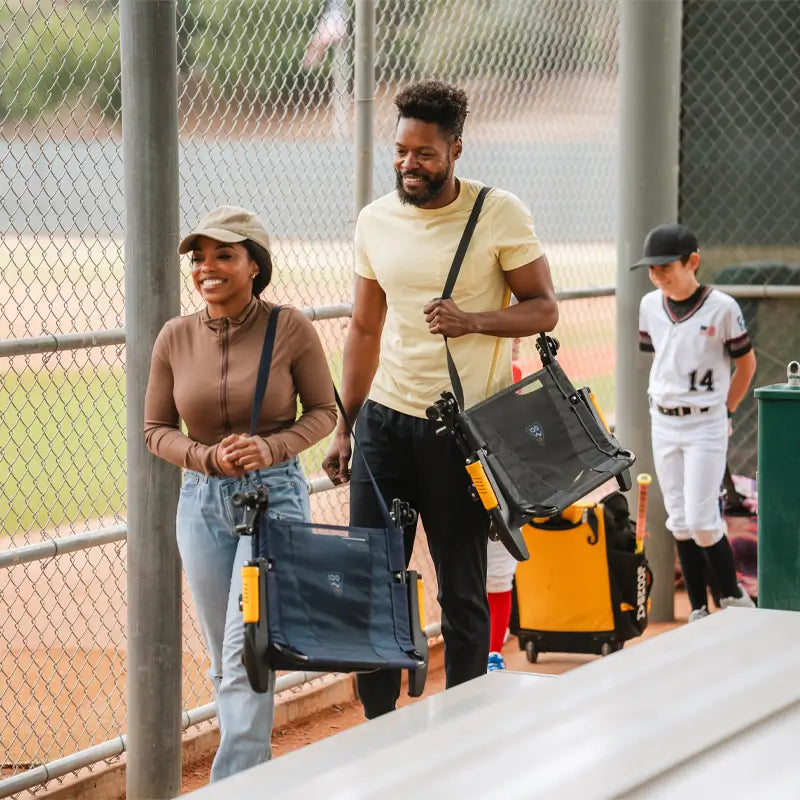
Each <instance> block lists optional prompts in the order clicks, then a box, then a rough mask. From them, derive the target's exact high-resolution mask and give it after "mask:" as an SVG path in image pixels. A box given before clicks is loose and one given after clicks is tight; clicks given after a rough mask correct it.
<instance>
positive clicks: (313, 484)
mask: <svg viewBox="0 0 800 800" xmlns="http://www.w3.org/2000/svg"><path fill="white" fill-rule="evenodd" d="M307 486H308V493H309V494H319V493H320V492H329V491H330V490H331V489H336V488H337V487H336V486H334V485H333V484H332V483H331V482H330V480H329V479H328V478H314V480H311V481H308V483H307ZM127 538H128V526H127V525H115V526H113V527H111V528H98V529H97V530H93V531H86V532H85V533H76V534H75V535H74V536H64V537H63V538H61V539H47V540H45V541H43V542H36V543H35V544H25V545H22V546H20V547H10V548H8V549H7V550H0V569H4V568H5V569H7V568H9V567H16V566H18V565H19V564H30V563H31V562H32V561H45V560H46V559H49V558H54V557H55V556H61V555H64V554H65V553H76V552H78V551H79V550H88V549H89V548H91V547H99V546H101V545H104V544H113V543H114V542H124V541H125V540H126V539H127Z"/></svg>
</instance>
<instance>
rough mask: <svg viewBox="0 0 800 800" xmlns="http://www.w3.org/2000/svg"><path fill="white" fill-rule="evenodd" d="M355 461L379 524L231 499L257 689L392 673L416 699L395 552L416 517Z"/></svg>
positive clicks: (259, 399) (408, 612)
mask: <svg viewBox="0 0 800 800" xmlns="http://www.w3.org/2000/svg"><path fill="white" fill-rule="evenodd" d="M279 312H280V306H277V307H276V308H275V309H274V310H273V313H272V314H271V315H270V318H269V322H268V323H267V329H266V332H265V334H264V346H263V349H262V352H261V361H260V364H259V368H258V376H257V379H256V390H255V396H254V400H253V414H252V418H251V421H250V434H251V435H253V433H254V432H255V430H256V427H257V423H258V415H259V411H260V409H261V405H262V403H263V402H264V393H265V391H266V387H267V383H268V381H269V373H270V364H271V361H272V350H273V346H274V343H275V334H276V329H277V319H278V313H279ZM334 392H335V390H334ZM335 394H336V402H337V403H338V405H339V410H340V411H341V413H342V415H343V416H344V419H345V420H346V421H347V423H348V427H349V424H350V423H349V420H347V415H346V414H345V411H344V408H343V407H342V402H341V398H340V397H339V394H338V392H335ZM351 434H352V430H351ZM354 438H355V437H354ZM355 442H356V449H357V451H358V452H359V454H360V456H361V457H362V458H363V457H364V455H363V452H362V451H361V448H360V447H359V446H358V440H357V439H356V440H355ZM364 463H365V465H366V469H367V474H368V475H369V478H370V481H371V483H372V488H373V489H374V491H375V495H376V497H377V500H378V505H379V506H380V509H381V512H382V515H383V520H384V526H383V527H382V528H354V527H342V526H338V525H319V524H316V523H313V522H296V521H293V520H288V519H270V517H269V514H268V509H269V491H268V490H267V488H266V487H265V486H263V485H261V484H260V483H258V482H257V481H256V482H254V483H253V485H252V488H251V489H248V491H245V492H237V493H235V494H234V495H233V497H232V498H231V499H232V502H233V505H234V506H235V507H237V508H239V509H241V510H242V515H243V516H242V520H241V522H239V523H238V524H237V525H236V526H235V532H236V533H237V534H239V535H242V536H251V537H252V557H251V559H250V560H249V561H248V562H247V563H246V564H245V565H244V567H242V598H241V610H242V618H243V622H244V627H245V642H244V653H243V657H242V660H243V661H244V665H245V669H246V670H247V677H248V679H249V681H250V685H251V686H252V687H253V689H254V690H255V691H256V692H266V691H267V690H268V688H269V673H270V670H277V669H290V670H293V669H303V670H307V671H309V672H328V671H332V672H358V671H368V670H374V669H385V668H400V669H407V670H408V693H409V694H410V695H411V696H412V697H418V696H419V695H421V694H422V690H423V689H424V687H425V679H426V677H427V672H428V640H427V638H426V636H425V632H424V622H423V619H422V615H423V610H424V606H423V602H422V580H421V578H420V576H419V575H418V574H417V573H416V572H413V571H408V570H406V568H405V555H404V550H403V527H405V526H406V525H412V524H414V522H416V519H417V514H416V512H415V511H413V510H412V509H411V508H410V507H409V506H408V504H407V503H403V502H401V501H400V500H394V502H393V504H392V510H391V511H389V509H388V507H387V505H386V503H385V501H384V499H383V496H382V495H381V493H380V491H379V490H378V485H377V483H376V482H375V477H374V476H373V474H372V470H371V469H370V467H369V464H367V463H366V459H365V460H364ZM254 480H256V479H254Z"/></svg>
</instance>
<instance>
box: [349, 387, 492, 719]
mask: <svg viewBox="0 0 800 800" xmlns="http://www.w3.org/2000/svg"><path fill="white" fill-rule="evenodd" d="M356 436H357V437H358V441H359V443H360V445H361V447H362V448H363V453H364V455H365V456H366V459H367V461H368V462H369V466H370V469H371V470H372V472H373V474H374V475H375V478H376V479H377V482H378V485H379V487H380V490H381V494H382V495H383V498H384V500H385V501H386V503H387V505H391V502H392V500H393V499H394V498H395V497H398V498H400V499H401V500H406V501H408V502H409V503H410V504H411V507H412V508H414V509H416V510H417V511H418V512H419V515H420V517H421V518H422V524H423V526H424V528H425V533H426V535H427V537H428V547H429V549H430V553H431V557H432V559H433V564H434V567H435V568H436V577H437V579H438V582H439V603H440V605H441V607H442V635H443V637H444V646H445V651H444V665H445V676H446V681H447V686H448V688H449V687H451V686H456V685H457V684H459V683H463V682H464V681H468V680H470V679H471V678H475V677H477V676H479V675H483V674H485V672H486V660H487V658H488V655H489V606H488V603H487V600H486V542H487V538H488V532H489V521H488V517H487V515H486V512H485V511H484V509H483V507H482V506H481V505H480V504H479V502H477V501H474V500H472V499H471V498H470V496H469V494H468V487H469V485H470V481H469V477H468V475H467V472H466V470H465V469H464V457H463V456H462V455H461V453H460V452H459V450H458V447H457V446H456V443H455V441H454V440H453V437H452V436H436V434H435V432H434V425H433V423H432V422H430V421H429V420H427V419H420V418H418V417H412V416H409V415H407V414H401V413H400V412H398V411H393V410H392V409H390V408H387V407H386V406H382V405H379V404H378V403H374V402H372V401H370V400H368V401H367V402H366V404H365V405H364V407H363V408H362V410H361V413H360V414H359V416H358V422H357V423H356ZM351 469H352V473H351V478H350V524H351V525H363V526H367V527H383V526H384V524H385V523H384V521H383V517H382V516H381V513H380V510H379V507H378V503H377V500H376V498H375V492H374V491H373V488H372V484H371V483H370V482H369V478H368V477H367V473H366V470H365V468H364V461H363V459H362V458H361V456H360V455H359V453H358V452H357V451H356V452H354V453H353V460H352V465H351ZM415 531H416V527H415V526H410V527H409V528H406V529H405V531H404V544H405V556H406V565H408V561H409V559H410V558H411V551H412V549H413V547H414V534H415ZM357 681H358V694H359V697H360V698H361V702H362V703H363V705H364V713H365V714H366V716H367V718H368V719H372V718H373V717H377V716H380V715H381V714H385V713H387V712H388V711H392V710H393V709H394V707H395V703H396V702H397V698H398V697H399V696H400V671H399V670H379V671H377V672H370V673H362V674H359V675H358V679H357Z"/></svg>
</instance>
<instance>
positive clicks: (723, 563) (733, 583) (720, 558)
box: [701, 536, 742, 597]
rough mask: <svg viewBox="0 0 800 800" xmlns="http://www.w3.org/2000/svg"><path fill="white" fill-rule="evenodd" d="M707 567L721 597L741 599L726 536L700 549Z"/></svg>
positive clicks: (731, 552)
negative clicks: (714, 579)
mask: <svg viewBox="0 0 800 800" xmlns="http://www.w3.org/2000/svg"><path fill="white" fill-rule="evenodd" d="M701 549H702V551H703V554H704V555H705V557H706V561H708V566H709V567H711V571H712V572H713V573H714V576H715V577H716V579H717V583H718V584H719V592H720V596H721V597H741V596H742V593H741V591H740V590H739V582H738V581H737V580H736V567H734V565H733V550H731V544H730V542H729V541H728V537H727V536H723V537H722V538H721V539H720V540H719V541H718V542H717V543H716V544H712V545H711V547H703V548H701Z"/></svg>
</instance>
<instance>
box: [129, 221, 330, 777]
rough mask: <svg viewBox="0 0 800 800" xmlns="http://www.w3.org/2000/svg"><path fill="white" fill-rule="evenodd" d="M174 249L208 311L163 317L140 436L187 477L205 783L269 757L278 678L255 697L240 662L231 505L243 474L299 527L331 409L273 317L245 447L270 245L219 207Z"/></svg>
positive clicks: (310, 364)
mask: <svg viewBox="0 0 800 800" xmlns="http://www.w3.org/2000/svg"><path fill="white" fill-rule="evenodd" d="M179 251H180V252H181V253H191V259H192V279H193V281H194V285H195V288H196V289H197V291H198V292H199V293H200V295H201V296H202V298H203V299H204V300H205V302H206V307H205V309H204V310H203V311H200V312H198V313H196V314H190V315H188V316H182V317H176V318H174V319H171V320H169V322H167V323H166V325H164V327H163V329H162V330H161V333H160V334H159V335H158V338H157V339H156V342H155V345H154V347H153V357H152V363H151V367H150V380H149V383H148V386H147V395H146V399H145V427H144V433H145V439H146V442H147V446H148V448H149V449H150V450H151V452H153V453H154V454H155V455H157V456H160V457H161V458H164V459H166V460H167V461H169V462H171V463H173V464H176V465H177V466H179V467H183V468H184V476H183V485H182V487H181V494H180V499H179V501H178V516H177V537H178V549H179V550H180V554H181V559H182V561H183V567H184V569H185V571H186V577H187V579H188V582H189V587H190V589H191V591H192V595H193V597H194V601H195V607H196V611H197V618H198V621H199V623H200V627H201V629H202V631H203V635H204V637H205V640H206V644H207V646H208V650H209V656H210V660H211V670H210V675H211V679H212V681H213V682H214V687H215V690H216V697H217V717H218V719H219V727H220V745H219V749H218V751H217V754H216V757H215V759H214V763H213V765H212V769H211V780H212V781H214V780H219V779H220V778H224V777H226V776H227V775H231V774H233V773H235V772H239V771H240V770H243V769H247V768H248V767H251V766H254V765H255V764H259V763H261V762H262V761H266V760H267V759H268V758H269V757H270V754H271V751H270V735H271V732H272V716H273V700H274V698H273V689H274V676H272V679H271V681H270V684H271V685H270V691H268V692H267V693H266V694H257V693H255V692H254V691H253V690H252V689H251V688H250V684H249V682H248V679H247V675H246V673H245V670H244V667H243V665H242V663H241V659H242V649H243V641H244V626H243V624H242V618H241V613H240V611H239V595H240V594H241V591H242V585H241V583H242V581H241V566H242V563H243V562H244V561H246V560H247V558H248V557H249V555H250V546H251V543H250V541H249V539H246V538H241V539H240V538H239V537H238V536H237V535H236V534H235V533H234V532H233V520H234V512H233V508H232V506H231V496H232V495H233V493H234V492H236V491H239V490H241V489H243V488H245V481H244V480H243V478H244V474H245V472H247V473H249V474H250V476H254V477H255V476H257V477H256V479H257V480H259V481H260V482H261V483H262V484H264V485H265V486H267V488H268V489H269V512H268V513H269V515H270V516H274V517H290V518H295V519H301V520H309V519H310V509H309V503H308V489H307V485H306V480H305V477H304V475H303V472H302V470H301V468H300V465H299V463H298V461H297V454H298V453H300V452H301V451H302V450H305V449H306V448H308V447H311V445H313V444H315V443H316V442H318V441H320V440H321V439H322V438H324V437H325V436H326V435H327V434H328V433H330V432H331V431H332V430H333V427H334V425H335V424H336V406H335V404H334V397H333V383H332V381H331V377H330V373H329V371H328V365H327V363H326V360H325V355H324V353H323V350H322V345H321V344H320V341H319V338H318V336H317V333H316V331H315V330H314V327H313V325H312V324H311V322H310V321H309V320H308V319H307V318H306V317H305V316H304V315H303V314H302V312H300V311H299V310H297V309H295V308H291V307H288V306H287V307H283V308H282V309H281V312H280V316H279V317H278V325H277V332H276V337H275V348H274V352H273V357H272V366H271V370H270V375H269V383H268V385H267V390H266V395H265V398H264V403H263V405H262V407H261V414H260V417H259V422H258V428H257V431H256V434H255V435H254V436H250V435H249V434H248V431H249V428H250V416H251V413H252V407H253V394H254V392H255V383H256V374H257V372H258V365H259V360H260V357H261V349H262V346H263V343H264V334H265V332H266V326H267V320H268V319H269V316H270V314H271V313H273V309H274V308H275V306H274V305H273V304H272V303H269V302H267V301H264V300H261V299H259V295H260V293H261V292H262V290H263V289H264V288H265V287H266V286H267V285H268V284H269V282H270V277H271V274H272V262H271V259H270V254H269V237H268V236H267V232H266V231H265V229H264V226H263V224H262V223H261V221H260V220H259V219H258V217H257V216H256V215H255V214H253V213H252V212H250V211H246V210H245V209H241V208H234V207H229V206H224V207H221V208H217V209H214V210H213V211H211V212H210V213H208V214H207V215H206V216H205V217H204V218H203V219H202V220H201V221H200V223H199V225H198V227H197V229H196V230H195V231H194V232H192V233H191V234H189V235H188V236H187V237H186V238H185V239H183V241H182V242H181V243H180V248H179ZM298 398H299V400H300V403H301V405H302V411H301V413H300V416H299V417H298V416H297V400H298ZM181 420H182V421H183V423H184V424H185V426H186V433H185V434H184V433H183V432H182V430H181Z"/></svg>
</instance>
